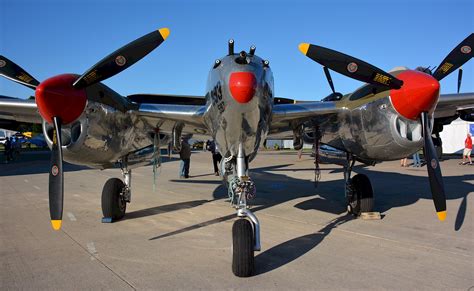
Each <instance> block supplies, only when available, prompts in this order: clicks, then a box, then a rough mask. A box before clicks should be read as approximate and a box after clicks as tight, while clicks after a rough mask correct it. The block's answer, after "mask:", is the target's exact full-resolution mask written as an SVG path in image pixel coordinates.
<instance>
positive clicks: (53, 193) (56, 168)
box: [49, 117, 64, 230]
mask: <svg viewBox="0 0 474 291" xmlns="http://www.w3.org/2000/svg"><path fill="white" fill-rule="evenodd" d="M53 125H54V132H53V146H52V149H51V169H50V172H49V213H50V216H51V225H52V226H53V229H54V230H59V229H60V228H61V222H62V217H63V199H64V176H63V152H62V148H61V120H60V119H59V118H58V117H53Z"/></svg>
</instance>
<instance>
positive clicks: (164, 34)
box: [158, 27, 170, 39]
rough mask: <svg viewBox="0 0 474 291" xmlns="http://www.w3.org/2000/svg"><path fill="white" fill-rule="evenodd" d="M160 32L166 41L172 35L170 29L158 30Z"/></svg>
mask: <svg viewBox="0 0 474 291" xmlns="http://www.w3.org/2000/svg"><path fill="white" fill-rule="evenodd" d="M158 31H159V32H160V34H161V37H163V39H166V38H167V37H168V35H170V30H169V29H168V28H166V27H165V28H160V29H158Z"/></svg>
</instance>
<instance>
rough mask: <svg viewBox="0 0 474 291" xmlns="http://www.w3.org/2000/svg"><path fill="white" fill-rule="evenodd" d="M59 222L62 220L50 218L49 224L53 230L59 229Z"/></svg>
mask: <svg viewBox="0 0 474 291" xmlns="http://www.w3.org/2000/svg"><path fill="white" fill-rule="evenodd" d="M61 222H62V220H51V225H52V226H53V229H54V230H60V229H61Z"/></svg>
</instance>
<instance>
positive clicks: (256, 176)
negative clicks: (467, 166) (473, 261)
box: [150, 164, 474, 274]
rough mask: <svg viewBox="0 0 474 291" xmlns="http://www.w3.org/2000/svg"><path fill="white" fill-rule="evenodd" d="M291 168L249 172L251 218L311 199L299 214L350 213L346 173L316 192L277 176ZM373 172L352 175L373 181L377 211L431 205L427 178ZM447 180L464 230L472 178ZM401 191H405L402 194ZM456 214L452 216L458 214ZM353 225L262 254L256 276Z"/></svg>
mask: <svg viewBox="0 0 474 291" xmlns="http://www.w3.org/2000/svg"><path fill="white" fill-rule="evenodd" d="M288 166H291V164H283V165H277V166H269V167H262V168H256V169H253V170H251V176H252V178H253V180H254V181H255V183H256V185H257V198H255V199H254V200H253V201H252V202H251V203H252V204H253V205H255V206H253V207H252V211H253V212H258V211H260V210H263V209H266V208H270V207H273V206H275V205H278V204H281V203H285V202H288V201H291V200H294V199H297V198H302V197H308V198H310V199H308V200H306V201H303V202H300V203H297V204H295V205H294V206H295V207H296V208H298V209H301V210H305V211H311V210H317V211H324V212H328V213H332V214H335V215H343V214H344V213H345V212H346V201H345V197H344V180H343V177H342V169H336V168H324V169H322V175H324V172H328V171H331V172H341V178H340V179H338V180H333V181H320V182H319V183H318V187H317V188H314V186H313V183H312V181H311V182H310V181H307V180H303V179H297V178H293V177H289V176H286V175H284V174H276V173H275V172H281V171H286V172H291V171H292V170H293V169H291V168H290V169H285V168H287V167H288ZM375 169H376V168H373V167H370V168H367V167H365V166H363V165H356V166H355V167H354V171H353V175H355V174H356V173H363V174H366V175H367V176H368V177H369V178H370V179H371V182H372V187H373V188H374V193H375V207H374V208H375V209H374V210H375V211H379V212H381V213H384V212H388V211H390V209H392V208H395V207H403V206H407V205H411V204H414V203H416V202H417V201H418V200H420V199H429V200H432V198H431V190H430V187H429V181H428V178H427V176H414V175H411V174H410V172H411V171H410V172H407V173H406V174H405V173H403V174H400V173H387V172H379V171H376V170H375ZM312 170H314V169H312ZM413 171H423V173H425V172H426V169H425V168H421V169H416V170H413ZM443 180H444V183H445V189H446V199H448V200H449V199H463V200H462V203H461V205H460V207H459V209H457V214H456V220H455V225H454V229H455V230H456V231H458V230H459V229H461V227H462V224H463V222H464V218H465V216H466V211H467V195H468V194H469V192H471V190H472V185H471V184H470V183H469V182H468V181H469V180H474V174H473V175H460V176H445V177H443ZM175 182H184V183H196V184H199V183H215V184H218V183H219V184H221V182H217V181H200V180H192V179H190V180H176V181H175ZM401 189H403V190H402V191H401ZM213 198H214V199H216V200H218V199H223V198H227V188H226V187H225V186H223V185H222V184H221V185H219V186H218V187H217V188H216V189H215V190H214V193H213ZM448 211H449V210H448ZM451 211H453V210H451ZM448 213H449V212H448ZM452 213H454V211H453V212H452ZM435 217H436V215H435V210H434V205H433V219H435ZM235 218H236V215H235V213H233V214H230V215H226V216H223V217H219V218H216V219H212V220H208V221H205V222H201V223H198V224H194V225H191V226H188V227H185V228H182V229H178V230H175V231H172V232H169V233H165V234H162V235H158V236H155V237H153V238H150V240H157V239H161V238H165V237H169V236H173V235H177V234H180V233H184V232H187V231H192V230H195V229H199V228H201V227H205V226H209V225H213V224H216V223H220V222H223V221H227V220H232V219H235ZM351 219H352V216H350V215H343V216H340V217H339V218H336V219H335V220H333V221H332V222H330V223H329V224H328V225H326V226H325V227H324V228H322V229H321V230H319V231H318V232H316V233H313V234H308V235H305V236H303V237H299V238H295V239H292V240H290V241H287V242H285V243H282V244H280V245H278V246H275V247H273V248H271V249H270V250H267V251H265V252H263V253H261V254H260V255H258V256H257V257H256V260H257V262H258V261H261V262H262V265H264V266H260V267H261V269H260V270H257V272H258V273H259V274H263V273H265V272H268V271H270V270H273V269H275V268H278V267H280V266H282V265H284V264H286V263H288V262H291V261H293V260H294V259H296V258H298V257H300V256H302V255H304V254H305V253H306V252H308V251H310V250H311V249H313V248H314V247H316V246H317V245H318V244H319V243H320V242H321V241H322V240H323V239H324V237H326V236H327V235H328V234H329V233H330V232H331V230H332V229H334V228H335V227H337V226H338V225H340V224H342V223H345V222H347V221H349V220H351ZM258 265H260V264H258Z"/></svg>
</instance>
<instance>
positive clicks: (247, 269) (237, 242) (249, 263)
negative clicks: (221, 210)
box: [232, 219, 255, 277]
mask: <svg viewBox="0 0 474 291" xmlns="http://www.w3.org/2000/svg"><path fill="white" fill-rule="evenodd" d="M253 246H254V237H253V227H252V224H251V223H250V221H248V220H247V219H239V220H237V221H236V222H234V225H233V227H232V272H233V273H234V275H236V276H237V277H250V276H251V275H252V274H253V272H254V268H255V264H254V251H253Z"/></svg>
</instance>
